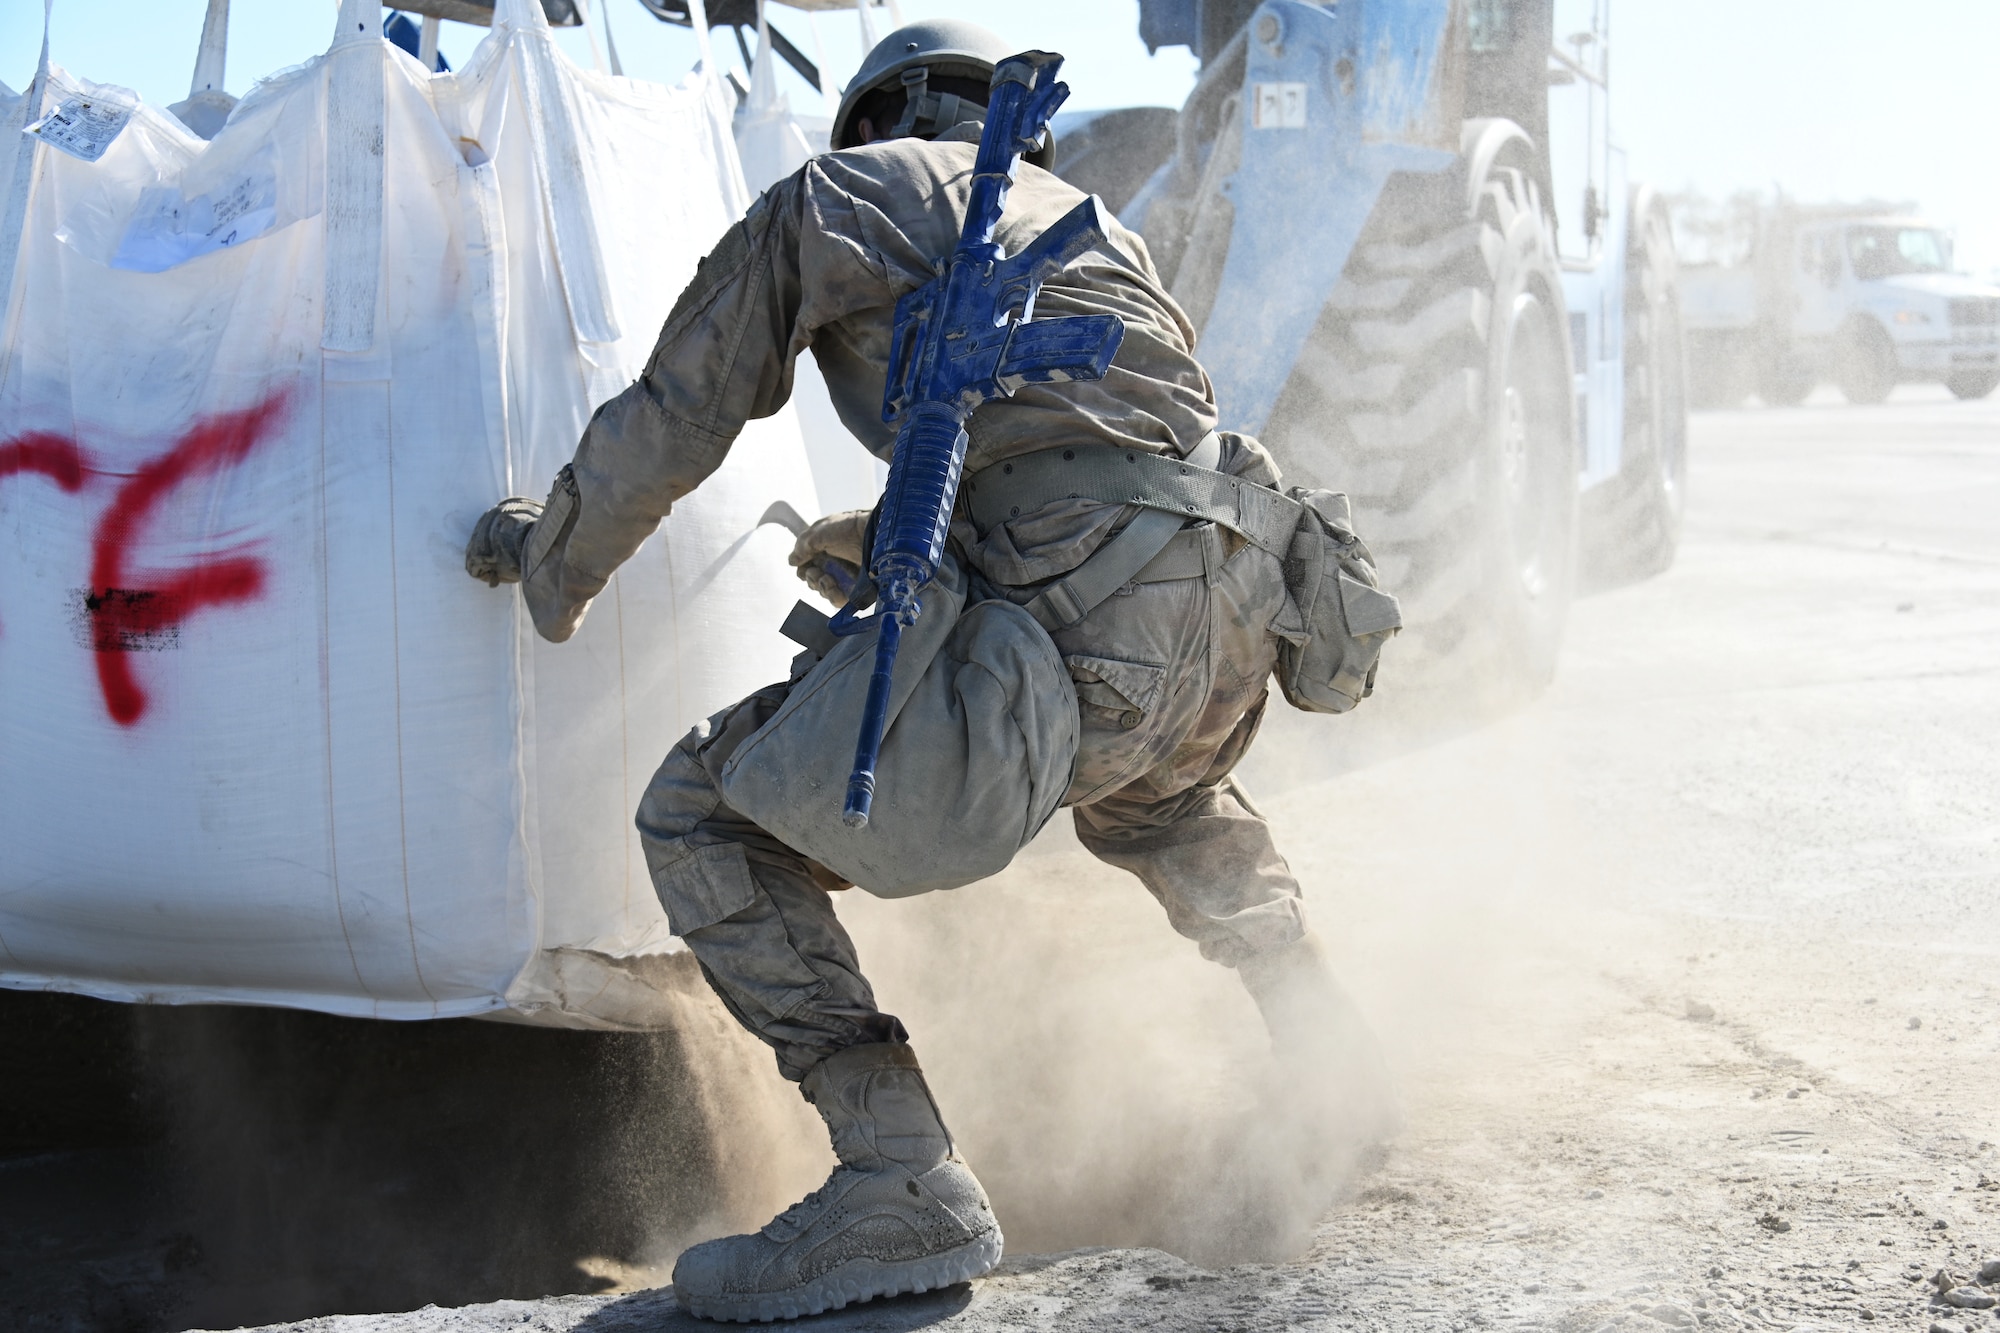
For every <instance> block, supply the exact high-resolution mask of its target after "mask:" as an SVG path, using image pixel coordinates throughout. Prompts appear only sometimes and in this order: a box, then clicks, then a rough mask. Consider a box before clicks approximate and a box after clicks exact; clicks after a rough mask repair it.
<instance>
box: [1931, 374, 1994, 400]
mask: <svg viewBox="0 0 2000 1333" xmlns="http://www.w3.org/2000/svg"><path fill="white" fill-rule="evenodd" d="M1944 387H1945V388H1947V389H1950V390H1951V394H1952V397H1954V398H1966V399H1973V398H1984V397H1985V396H1986V395H1987V394H1989V393H1992V392H1993V390H1994V389H1995V388H2000V370H1969V371H1961V372H1959V373H1958V374H1956V375H1950V376H1947V377H1946V378H1945V382H1944Z"/></svg>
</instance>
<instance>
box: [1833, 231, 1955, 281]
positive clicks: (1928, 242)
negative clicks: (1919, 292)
mask: <svg viewBox="0 0 2000 1333" xmlns="http://www.w3.org/2000/svg"><path fill="white" fill-rule="evenodd" d="M1947 253H1948V251H1947V250H1946V247H1945V239H1944V237H1943V236H1941V235H1940V234H1938V233H1937V232H1934V231H1932V230H1930V229H1929V228H1928V227H1850V228H1848V230H1847V257H1848V260H1849V261H1850V262H1851V263H1852V264H1853V265H1854V276H1855V277H1857V278H1860V279H1861V280H1862V281H1864V282H1865V281H1867V280H1869V279H1871V278H1893V277H1895V276H1896V275H1897V274H1899V273H1943V272H1945V271H1946V269H1947V268H1948V267H1949V265H1948V264H1947V263H1946V262H1945V255H1946V254H1947Z"/></svg>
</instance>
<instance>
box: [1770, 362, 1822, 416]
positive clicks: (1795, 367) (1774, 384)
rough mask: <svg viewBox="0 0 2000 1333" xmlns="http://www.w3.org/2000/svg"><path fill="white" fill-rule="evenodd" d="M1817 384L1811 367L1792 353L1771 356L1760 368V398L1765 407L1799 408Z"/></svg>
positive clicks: (1817, 379) (1816, 378)
mask: <svg viewBox="0 0 2000 1333" xmlns="http://www.w3.org/2000/svg"><path fill="white" fill-rule="evenodd" d="M1818 384H1819V377H1818V376H1817V375H1816V374H1814V373H1813V368H1812V366H1811V365H1809V364H1808V363H1807V362H1806V360H1805V359H1804V358H1803V357H1801V356H1799V355H1798V354H1797V353H1796V352H1793V351H1790V350H1789V349H1788V350H1784V351H1779V352H1776V353H1773V354H1771V355H1770V356H1768V357H1766V358H1765V360H1764V363H1763V364H1762V365H1760V366H1759V367H1758V368H1757V396H1758V397H1759V398H1762V399H1763V400H1764V405H1765V406H1766V407H1797V406H1798V405H1799V404H1800V403H1803V402H1804V401H1805V400H1806V395H1807V394H1809V393H1811V392H1812V391H1813V390H1814V389H1815V388H1816V387H1818Z"/></svg>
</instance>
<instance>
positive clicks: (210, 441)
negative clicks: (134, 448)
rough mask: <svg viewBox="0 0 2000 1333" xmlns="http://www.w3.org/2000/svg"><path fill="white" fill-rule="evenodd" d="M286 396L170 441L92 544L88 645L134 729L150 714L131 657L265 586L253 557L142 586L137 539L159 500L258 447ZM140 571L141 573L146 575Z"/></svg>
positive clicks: (116, 501)
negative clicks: (130, 565) (135, 569)
mask: <svg viewBox="0 0 2000 1333" xmlns="http://www.w3.org/2000/svg"><path fill="white" fill-rule="evenodd" d="M287 396H288V395H287V394H286V393H285V392H283V391H280V392H278V393H275V394H273V395H271V396H270V397H269V398H266V399H265V400H264V401H263V402H261V403H259V404H258V405H257V406H255V407H252V408H249V409H247V410H245V411H242V412H223V413H219V414H217V415H215V416H212V417H204V418H202V419H201V420H199V421H197V422H195V424H194V425H193V426H192V427H190V428H189V430H188V431H187V433H186V434H184V435H182V436H181V438H180V439H179V440H178V441H176V442H175V444H174V447H173V448H172V449H170V450H168V451H167V452H166V453H164V454H161V455H160V456H159V457H158V458H155V459H154V460H152V461H151V462H150V463H147V464H146V465H145V466H144V467H142V468H140V469H139V471H138V472H136V473H134V474H133V475H132V477H131V478H130V479H129V480H128V481H126V483H125V484H124V485H123V486H121V487H119V489H118V493H117V495H115V496H114V497H113V498H112V501H111V505H110V507H109V508H108V509H106V510H105V511H104V518H103V520H102V521H100V522H99V523H98V525H97V534H96V536H95V537H94V538H93V539H92V541H91V559H90V591H89V593H88V595H87V596H86V598H85V603H84V605H85V608H86V609H87V611H88V612H89V614H90V619H91V647H92V648H93V649H94V650H95V653H96V657H97V680H98V683H99V685H101V686H102V687H103V690H104V706H105V708H106V709H108V710H109V711H110V713H111V717H112V720H113V721H115V722H117V723H118V724H119V725H120V726H126V727H129V726H131V725H132V724H133V723H135V722H137V721H138V720H139V719H140V718H142V717H144V716H145V714H146V692H145V690H143V689H141V688H140V686H139V682H138V678H137V676H136V675H135V674H134V672H133V669H132V653H133V652H134V651H135V650H143V649H146V648H149V647H156V646H162V645H163V643H164V642H165V641H170V640H171V639H172V637H173V636H174V634H175V632H176V631H177V630H178V629H179V627H180V625H181V622H183V621H185V620H186V619H187V618H188V617H189V616H191V615H193V614H194V613H195V612H197V611H200V610H202V609H203V608H206V607H213V606H223V605H226V604H228V603H231V602H247V601H251V600H253V599H255V598H256V597H257V596H258V595H259V594H261V593H262V592H263V590H264V565H263V562H262V561H259V560H256V559H254V558H252V557H250V556H242V555H235V556H219V557H217V558H214V559H211V560H206V561H202V562H200V563H198V564H195V565H192V566H189V567H188V568H186V569H182V570H178V571H175V572H173V573H171V574H164V575H157V576H152V577H150V578H148V580H147V582H146V583H145V584H144V585H143V586H142V585H139V584H138V583H137V582H136V581H135V576H134V575H133V573H132V571H130V570H128V569H127V568H126V560H127V558H128V557H129V555H130V554H131V549H132V546H133V544H134V542H135V541H136V540H137V538H138V536H139V534H140V531H141V530H142V529H143V527H144V526H145V523H146V521H147V519H148V518H149V517H150V516H151V515H152V513H153V511H154V509H155V508H156V507H157V506H158V505H159V503H160V501H161V500H162V499H163V498H165V497H166V495H167V494H168V493H169V492H170V491H172V490H173V489H174V488H175V487H177V486H179V485H181V484H182V483H183V482H186V481H188V480H189V479H190V478H193V477H198V476H202V475H204V474H207V473H212V472H220V471H222V470H223V469H224V468H229V467H234V466H235V465H237V464H238V463H241V462H242V461H243V460H244V459H245V458H246V457H248V456H249V454H250V451H251V450H253V449H255V448H256V447H257V446H258V445H259V444H261V443H262V442H263V441H264V440H265V439H266V438H268V436H269V435H270V433H271V430H272V427H273V426H275V425H276V424H277V423H278V421H279V419H280V418H281V417H282V416H283V415H284V411H285V407H286V399H287ZM142 577H143V576H142Z"/></svg>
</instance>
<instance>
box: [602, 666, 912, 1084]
mask: <svg viewBox="0 0 2000 1333" xmlns="http://www.w3.org/2000/svg"><path fill="white" fill-rule="evenodd" d="M772 693H773V692H772V691H764V692H761V693H760V694H759V695H756V696H752V698H751V699H749V700H746V701H745V702H744V703H742V704H739V705H737V706H736V707H735V708H733V709H729V710H725V711H724V712H722V713H719V714H717V715H716V716H715V717H713V718H711V719H709V721H708V722H707V723H704V724H703V725H702V726H699V727H696V728H695V729H694V730H693V731H691V732H690V733H688V735H687V736H686V737H684V738H683V739H682V740H681V742H680V744H678V745H676V746H675V747H674V748H673V750H672V751H670V752H669V753H668V755H667V758H666V760H665V762H664V763H662V764H661V765H660V768H659V771H658V772H657V773H655V774H654V776H653V781H652V782H651V783H650V784H648V786H647V788H646V794H645V797H644V799H643V800H642V801H641V802H640V805H639V817H638V821H637V822H638V826H639V835H640V841H641V843H642V845H643V846H644V848H645V852H646V862H647V866H648V868H649V869H650V870H651V872H652V879H653V888H654V891H655V892H656V893H658V895H659V898H660V905H661V907H663V908H664V909H665V910H666V913H667V921H668V924H669V925H670V926H671V927H672V929H673V932H674V934H676V935H678V936H680V937H681V939H682V941H683V942H685V943H686V944H687V946H688V948H689V950H690V951H691V952H692V953H693V954H694V956H695V958H696V959H697V960H698V961H699V962H700V963H701V965H702V971H703V972H704V974H705V975H706V976H707V978H708V981H709V984H710V985H711V986H712V987H713V988H714V989H715V992H716V994H717V996H719V997H720V998H721V1000H722V1002H723V1005H724V1007H726V1008H727V1009H728V1010H729V1012H730V1013H731V1014H732V1015H734V1016H735V1018H736V1020H737V1021H738V1022H739V1023H741V1024H743V1026H744V1027H745V1028H747V1029H749V1031H750V1032H751V1033H752V1034H754V1035H755V1036H757V1037H758V1038H759V1039H761V1040H762V1041H764V1042H765V1043H766V1044H767V1045H769V1046H770V1047H771V1048H772V1049H773V1051H774V1052H776V1054H777V1057H778V1068H779V1070H780V1072H782V1073H783V1074H784V1075H785V1077H787V1078H789V1079H792V1080H793V1081H797V1080H799V1079H801V1078H804V1077H805V1075H806V1074H807V1073H808V1072H809V1071H810V1070H811V1069H812V1067H813V1066H814V1065H816V1064H818V1063H819V1062H820V1061H821V1060H822V1059H824V1058H826V1057H827V1056H828V1055H831V1054H833V1053H834V1052H835V1051H837V1050H841V1049H843V1048H845V1047H848V1046H854V1045H859V1044H861V1043H865V1042H873V1041H886V1040H893V1039H897V1038H899V1037H900V1036H901V1034H902V1032H903V1026H902V1024H901V1023H899V1022H897V1020H896V1019H895V1018H894V1017H892V1016H890V1015H888V1014H884V1013H882V1012H880V1011H879V1010H878V1009H877V1008H876V1007H875V995H874V992H873V990H872V989H871V988H870V987H869V985H868V981H867V979H866V978H865V977H863V976H862V975H861V967H860V962H859V960H858V959H857V958H856V956H855V951H854V944H853V941H852V940H850V939H849V938H848V935H847V932H846V930H845V929H843V928H842V926H841V924H840V921H839V919H838V918H837V917H836V916H835V915H834V911H833V904H832V901H831V898H830V896H829V895H828V893H827V892H826V890H825V889H823V888H821V887H820V885H819V883H818V882H817V881H816V879H815V874H814V867H813V866H812V864H811V863H810V862H808V861H807V860H806V859H805V858H804V857H802V856H800V855H799V854H798V853H796V852H794V851H792V850H791V849H790V848H788V847H786V846H785V845H784V844H783V843H781V842H779V841H778V840H777V839H775V838H773V837H771V836H770V834H768V833H766V832H765V831H764V830H762V829H760V828H758V827H757V826H756V825H755V824H752V823H751V822H749V821H748V820H746V819H744V818H743V817H742V815H740V814H739V813H737V812H736V811H734V810H732V809H730V808H729V806H728V805H727V803H725V802H724V800H723V799H722V793H721V789H720V787H719V786H718V784H717V783H716V780H715V776H714V770H715V769H716V768H718V767H719V766H720V764H721V762H722V761H723V760H724V759H726V758H727V754H726V753H719V751H726V750H728V749H729V748H730V746H731V744H732V742H733V741H735V740H737V739H739V737H738V736H737V733H739V732H743V730H744V727H745V726H746V725H747V724H748V723H749V722H751V721H754V720H755V719H756V717H757V716H758V715H759V714H768V711H769V710H770V709H771V708H772V706H773V704H772V699H771V697H770V696H771V695H772ZM780 693H781V692H780ZM746 734H747V733H746Z"/></svg>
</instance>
